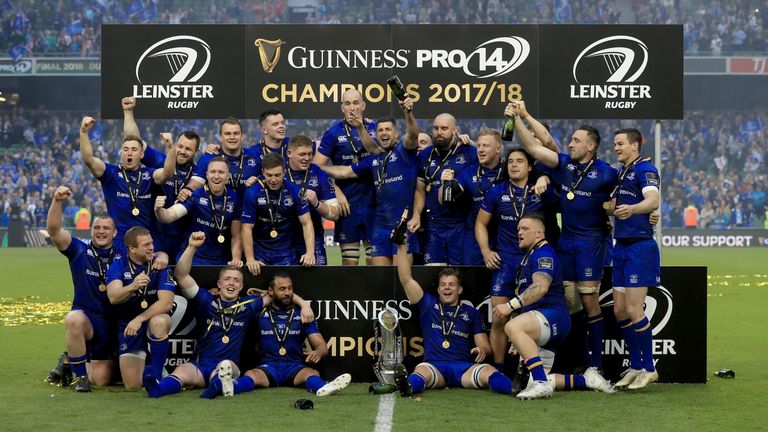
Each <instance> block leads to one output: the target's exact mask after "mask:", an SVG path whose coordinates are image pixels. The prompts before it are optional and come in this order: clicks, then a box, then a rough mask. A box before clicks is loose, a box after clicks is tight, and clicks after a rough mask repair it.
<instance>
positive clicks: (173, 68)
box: [133, 35, 213, 109]
mask: <svg viewBox="0 0 768 432" xmlns="http://www.w3.org/2000/svg"><path fill="white" fill-rule="evenodd" d="M210 65H211V47H210V45H208V43H207V42H206V41H204V40H202V39H200V38H197V37H195V36H189V35H178V36H171V37H168V38H165V39H163V40H160V41H158V42H155V43H154V44H152V45H151V46H150V47H149V48H147V49H146V50H145V51H144V53H142V54H141V56H140V57H139V59H138V61H137V62H136V69H135V74H136V81H137V82H138V83H139V84H140V85H134V86H133V97H135V98H142V99H163V100H167V101H168V106H167V108H177V109H178V108H182V109H184V108H186V109H190V108H197V106H198V104H199V103H200V100H201V99H213V86H212V85H207V84H199V83H198V82H199V81H200V79H201V78H202V77H203V76H204V75H205V73H206V72H207V71H208V67H209V66H210Z"/></svg>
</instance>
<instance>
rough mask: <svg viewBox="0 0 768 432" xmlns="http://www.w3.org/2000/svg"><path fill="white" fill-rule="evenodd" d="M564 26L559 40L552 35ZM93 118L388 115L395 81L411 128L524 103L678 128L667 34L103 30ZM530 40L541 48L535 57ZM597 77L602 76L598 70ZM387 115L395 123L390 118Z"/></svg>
mask: <svg viewBox="0 0 768 432" xmlns="http://www.w3.org/2000/svg"><path fill="white" fill-rule="evenodd" d="M564 27H567V29H565V31H564V29H563V28H564ZM102 31H103V34H104V36H103V43H102V58H103V60H102V66H103V68H104V73H103V74H102V100H104V101H115V102H114V103H103V104H102V117H104V118H121V116H122V112H121V111H120V107H119V104H118V103H117V101H118V100H119V99H120V98H121V97H123V96H125V95H134V96H136V97H139V98H142V99H145V101H141V102H140V105H139V107H138V108H137V111H136V113H135V116H136V117H137V118H222V117H225V116H227V115H234V116H238V117H248V118H256V117H258V115H259V114H260V113H261V112H262V111H263V110H264V109H266V107H274V108H277V109H280V110H282V111H284V112H286V113H289V114H290V116H292V117H294V118H334V117H338V116H340V114H341V112H340V102H341V99H342V95H343V94H344V92H345V91H346V90H349V89H357V90H359V91H360V93H361V94H362V95H363V98H364V99H365V101H366V103H367V108H366V111H365V113H366V115H367V116H369V117H372V118H376V117H382V116H389V115H393V114H394V115H397V114H398V113H399V111H400V109H399V107H398V106H397V104H396V98H395V97H394V96H393V94H392V92H391V90H390V89H389V87H388V86H387V85H386V80H387V79H388V78H389V77H391V76H392V75H395V74H396V75H398V76H399V77H400V78H401V80H402V82H403V83H404V84H405V86H406V90H407V91H408V93H409V94H411V95H412V97H413V99H414V100H415V102H416V103H417V104H418V105H417V110H418V116H423V117H432V116H435V115H437V114H439V113H442V112H450V113H452V114H454V115H456V116H457V117H464V118H500V117H501V115H502V112H503V109H504V107H505V106H506V104H507V103H509V102H511V101H517V100H525V101H526V106H527V108H528V110H529V111H530V112H531V113H533V114H534V115H537V116H539V117H546V118H594V117H599V118H681V117H682V62H683V60H682V59H683V57H682V37H680V38H678V39H679V40H680V43H679V44H675V43H670V40H675V39H674V36H675V35H678V34H681V32H682V30H681V26H548V25H544V26H538V25H513V26H508V25H504V26H502V25H482V26H481V25H429V26H423V25H274V26H262V25H230V26H218V25H213V26H191V25H182V26H157V25H139V26H126V25H105V26H103V30H102ZM542 41H547V43H546V44H543V43H542ZM606 64H610V67H608V68H607V69H606V66H605V65H606ZM400 115H401V114H400Z"/></svg>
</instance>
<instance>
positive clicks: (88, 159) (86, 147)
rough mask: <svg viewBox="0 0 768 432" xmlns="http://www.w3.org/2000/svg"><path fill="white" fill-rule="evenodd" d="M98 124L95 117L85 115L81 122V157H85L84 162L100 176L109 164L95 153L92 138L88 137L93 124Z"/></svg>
mask: <svg viewBox="0 0 768 432" xmlns="http://www.w3.org/2000/svg"><path fill="white" fill-rule="evenodd" d="M95 124H96V120H95V119H94V118H93V117H88V116H85V117H83V122H82V123H81V124H80V157H81V158H82V159H83V163H84V164H85V166H86V167H88V170H89V171H90V172H91V174H93V176H94V177H96V178H100V177H101V176H102V175H103V174H104V171H106V169H107V166H106V165H105V164H104V161H102V160H101V159H99V158H97V157H96V156H94V155H93V145H91V139H90V138H88V132H90V131H91V129H93V125H95Z"/></svg>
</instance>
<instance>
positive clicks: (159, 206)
mask: <svg viewBox="0 0 768 432" xmlns="http://www.w3.org/2000/svg"><path fill="white" fill-rule="evenodd" d="M165 201H166V198H165V195H159V196H158V197H157V198H155V216H157V220H158V221H160V223H164V224H169V223H173V222H176V221H177V220H179V219H181V218H183V217H184V216H186V215H187V213H188V212H187V208H186V207H184V206H183V205H181V204H174V205H172V206H170V207H168V208H165Z"/></svg>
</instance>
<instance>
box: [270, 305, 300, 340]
mask: <svg viewBox="0 0 768 432" xmlns="http://www.w3.org/2000/svg"><path fill="white" fill-rule="evenodd" d="M267 314H269V322H270V323H272V331H273V332H274V333H275V339H277V343H278V345H280V348H285V346H284V345H285V340H286V339H288V332H289V331H290V330H291V322H292V321H293V316H294V314H296V307H295V306H291V314H290V315H288V320H287V321H286V322H285V331H284V332H283V334H280V332H278V331H277V323H275V317H273V316H272V308H270V309H268V310H267Z"/></svg>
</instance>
